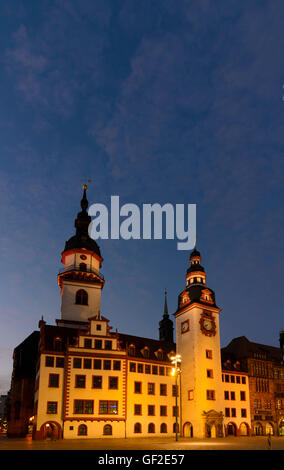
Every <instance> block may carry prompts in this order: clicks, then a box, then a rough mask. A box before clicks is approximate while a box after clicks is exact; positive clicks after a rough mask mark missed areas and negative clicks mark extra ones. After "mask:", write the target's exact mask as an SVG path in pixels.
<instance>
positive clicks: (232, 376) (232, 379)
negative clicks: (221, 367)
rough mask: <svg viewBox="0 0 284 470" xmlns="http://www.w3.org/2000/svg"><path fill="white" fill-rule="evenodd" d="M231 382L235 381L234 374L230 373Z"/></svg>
mask: <svg viewBox="0 0 284 470" xmlns="http://www.w3.org/2000/svg"><path fill="white" fill-rule="evenodd" d="M231 383H232V384H234V383H235V376H234V375H231Z"/></svg>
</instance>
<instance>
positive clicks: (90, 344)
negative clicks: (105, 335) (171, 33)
mask: <svg viewBox="0 0 284 470" xmlns="http://www.w3.org/2000/svg"><path fill="white" fill-rule="evenodd" d="M98 327H101V325H97V328H98ZM84 348H86V349H92V348H94V349H105V350H107V351H110V350H111V349H112V341H111V340H109V339H105V340H104V341H103V340H102V339H94V340H93V339H91V338H85V339H84Z"/></svg>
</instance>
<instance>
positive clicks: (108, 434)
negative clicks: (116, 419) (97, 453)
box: [104, 424, 112, 436]
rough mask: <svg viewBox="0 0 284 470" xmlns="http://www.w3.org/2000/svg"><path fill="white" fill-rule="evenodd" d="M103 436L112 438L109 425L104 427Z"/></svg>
mask: <svg viewBox="0 0 284 470" xmlns="http://www.w3.org/2000/svg"><path fill="white" fill-rule="evenodd" d="M104 436H112V426H111V425H110V424H106V425H105V426H104Z"/></svg>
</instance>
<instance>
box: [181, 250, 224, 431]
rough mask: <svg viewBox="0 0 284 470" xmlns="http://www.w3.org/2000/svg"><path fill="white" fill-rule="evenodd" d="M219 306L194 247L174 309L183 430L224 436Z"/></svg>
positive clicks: (199, 256)
mask: <svg viewBox="0 0 284 470" xmlns="http://www.w3.org/2000/svg"><path fill="white" fill-rule="evenodd" d="M220 310H221V309H220V308H219V307H218V306H217V305H216V301H215V293H214V291H213V290H212V289H209V288H208V287H207V283H206V273H205V270H204V268H203V267H202V266H201V255H200V252H199V251H198V250H197V249H196V248H195V249H194V250H193V251H192V253H191V255H190V267H189V268H188V269H187V273H186V285H185V288H184V290H183V291H182V292H181V293H180V295H179V297H178V308H177V311H176V312H175V319H176V344H177V353H178V354H180V355H181V359H182V364H181V370H182V372H181V408H182V409H181V416H182V423H181V424H182V430H181V431H182V435H184V436H188V437H190V436H191V437H192V436H193V437H199V438H204V437H222V436H223V389H222V387H220V384H221V383H222V368H221V350H220V333H219V312H220Z"/></svg>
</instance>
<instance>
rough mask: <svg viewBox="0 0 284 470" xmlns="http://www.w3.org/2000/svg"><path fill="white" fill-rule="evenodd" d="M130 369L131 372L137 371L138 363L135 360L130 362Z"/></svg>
mask: <svg viewBox="0 0 284 470" xmlns="http://www.w3.org/2000/svg"><path fill="white" fill-rule="evenodd" d="M129 370H130V372H136V363H135V362H130V364H129Z"/></svg>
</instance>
